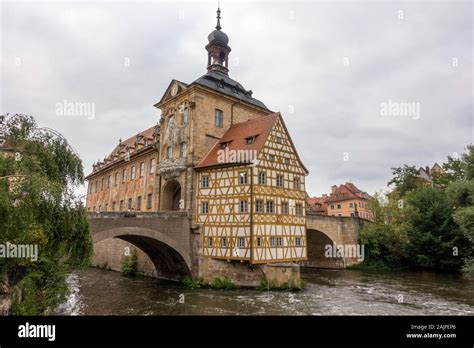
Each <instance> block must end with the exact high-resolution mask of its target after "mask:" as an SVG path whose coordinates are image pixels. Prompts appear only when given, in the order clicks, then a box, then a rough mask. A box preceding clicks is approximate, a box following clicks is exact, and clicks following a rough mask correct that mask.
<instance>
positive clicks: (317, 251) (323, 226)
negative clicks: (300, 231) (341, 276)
mask: <svg viewBox="0 0 474 348" xmlns="http://www.w3.org/2000/svg"><path fill="white" fill-rule="evenodd" d="M364 223H368V221H367V220H364V219H360V218H357V217H339V216H327V215H316V214H308V215H306V233H307V240H308V260H307V261H305V262H302V263H301V265H302V266H305V267H317V268H336V269H341V268H346V267H347V266H350V265H353V264H356V263H359V262H360V261H359V260H358V258H357V254H356V252H357V249H355V248H357V246H358V243H359V242H358V238H359V230H360V227H361V226H362V225H363V224H364ZM328 246H331V247H332V248H333V249H334V246H336V247H337V246H341V247H344V248H345V250H346V251H348V252H349V253H352V255H353V256H354V257H344V256H346V254H344V255H343V257H338V255H337V253H336V252H334V253H331V256H332V257H327V255H326V251H327V248H329V247H328ZM333 249H331V250H333ZM336 251H337V249H336Z"/></svg>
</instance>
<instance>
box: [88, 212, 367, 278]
mask: <svg viewBox="0 0 474 348" xmlns="http://www.w3.org/2000/svg"><path fill="white" fill-rule="evenodd" d="M88 220H89V225H90V231H91V235H92V240H93V242H94V260H95V264H96V265H100V264H101V262H99V261H100V260H102V262H104V263H105V262H107V263H108V265H109V267H111V268H112V269H114V270H120V266H121V260H122V259H123V257H124V246H125V245H130V244H132V245H133V246H135V247H136V248H137V249H138V250H139V252H140V253H141V255H143V254H145V255H146V257H145V255H143V259H146V262H148V263H149V265H148V266H149V267H148V268H149V270H150V275H154V276H156V277H158V278H165V279H172V280H177V279H179V278H181V277H182V276H184V275H192V276H197V275H198V274H199V275H200V274H201V273H198V272H204V271H205V270H206V269H208V268H209V271H211V268H212V267H209V266H207V264H208V263H209V262H211V263H212V260H203V257H202V256H200V255H199V254H200V253H199V243H200V235H199V234H198V233H193V229H192V228H191V216H190V215H189V214H188V213H187V212H179V211H167V212H153V213H138V212H137V213H133V214H128V213H89V214H88ZM362 223H364V220H362V219H359V218H351V217H334V216H324V215H307V217H306V226H307V235H308V238H307V240H308V260H307V261H305V262H302V263H301V265H302V266H306V267H317V268H336V269H340V268H345V267H347V266H349V265H352V264H354V263H357V262H358V261H357V258H356V257H326V255H325V251H326V250H325V248H326V246H327V245H330V246H333V245H334V244H336V246H339V245H343V246H355V245H357V243H358V235H359V229H360V226H361V224H362ZM120 240H122V241H125V242H128V243H130V244H127V243H123V242H120ZM335 256H337V255H335ZM206 259H207V258H206ZM113 260H116V261H115V264H111V263H110V262H112V263H113V262H114V261H113ZM224 264H226V263H224ZM226 267H230V266H226ZM235 267H236V266H235V265H233V266H232V267H231V268H232V269H233V270H234V271H235V272H241V271H242V272H244V271H245V270H244V269H243V268H242V269H241V270H240V271H238V269H239V268H235ZM241 267H243V266H241ZM214 271H215V270H214ZM214 271H212V272H214ZM212 272H211V273H212Z"/></svg>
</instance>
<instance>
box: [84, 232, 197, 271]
mask: <svg viewBox="0 0 474 348" xmlns="http://www.w3.org/2000/svg"><path fill="white" fill-rule="evenodd" d="M109 238H119V239H122V240H124V241H126V242H129V243H130V244H132V245H134V246H135V247H137V248H138V249H140V250H142V251H143V252H144V253H145V254H146V255H147V256H148V257H149V258H150V260H151V261H152V262H153V264H154V266H155V268H156V270H157V271H158V274H159V277H161V278H166V279H171V280H178V279H179V278H180V277H182V276H185V275H191V269H192V259H191V255H190V254H189V253H188V252H187V251H186V250H185V249H183V247H181V246H180V245H179V244H178V243H177V242H176V241H175V240H173V239H172V238H170V237H169V236H166V235H165V234H163V233H161V232H159V231H156V230H153V229H149V228H145V227H131V226H129V227H113V228H109V229H106V230H102V231H99V232H96V233H94V234H93V235H92V241H93V242H94V243H98V242H100V241H103V240H106V239H109Z"/></svg>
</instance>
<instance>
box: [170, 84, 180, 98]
mask: <svg viewBox="0 0 474 348" xmlns="http://www.w3.org/2000/svg"><path fill="white" fill-rule="evenodd" d="M177 93H178V85H174V86H173V87H171V96H172V97H174V96H175V95H176V94H177Z"/></svg>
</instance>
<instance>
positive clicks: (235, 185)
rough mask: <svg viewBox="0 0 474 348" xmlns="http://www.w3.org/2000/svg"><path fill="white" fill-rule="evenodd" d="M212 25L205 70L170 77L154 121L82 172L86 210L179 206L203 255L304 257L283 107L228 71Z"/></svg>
mask: <svg viewBox="0 0 474 348" xmlns="http://www.w3.org/2000/svg"><path fill="white" fill-rule="evenodd" d="M217 13H218V15H217V26H216V28H215V30H214V31H212V32H211V33H210V34H209V36H208V41H209V42H208V44H207V45H206V46H205V48H206V50H207V72H206V74H204V75H203V76H201V77H199V78H198V79H196V80H195V81H193V82H191V83H184V82H181V81H177V80H172V81H171V83H170V84H169V86H168V88H167V89H166V91H165V93H164V94H163V96H162V98H161V99H160V100H159V101H158V102H157V103H156V104H155V107H157V108H158V109H160V111H161V118H160V121H159V124H157V125H154V126H152V127H150V128H148V129H146V130H144V131H142V132H140V133H138V134H137V135H134V136H132V137H130V138H128V139H126V140H120V141H119V143H118V145H117V146H116V147H115V148H114V149H113V150H112V152H111V153H110V154H109V155H108V156H106V157H105V158H104V159H103V160H102V161H100V162H98V163H96V164H94V166H93V171H92V173H91V174H90V175H88V176H87V180H88V183H89V186H88V195H87V210H88V211H89V212H100V213H105V212H107V213H111V212H114V213H120V212H122V213H124V214H142V213H146V212H160V211H172V210H180V211H186V212H188V213H189V216H190V219H191V220H192V224H193V225H195V226H198V228H199V229H200V231H201V232H200V233H201V237H200V238H201V241H200V246H201V253H202V255H203V257H208V258H212V259H216V260H217V259H222V260H226V261H232V260H239V261H240V262H249V263H250V264H268V263H275V262H280V263H281V262H289V261H301V260H305V259H306V255H307V252H306V227H305V199H306V191H305V176H306V175H307V174H308V171H307V169H306V168H305V166H304V165H303V164H302V163H301V160H300V158H299V156H298V153H297V151H296V148H295V146H294V144H293V142H292V139H291V137H290V134H289V132H288V130H287V128H286V126H285V123H284V120H283V117H282V115H281V114H280V113H278V112H273V111H271V110H270V109H268V108H267V106H266V105H265V104H264V103H262V102H261V101H259V100H258V99H256V98H255V97H254V96H253V93H252V91H251V90H247V89H245V88H244V87H243V86H242V85H241V84H240V83H239V82H237V81H235V80H233V79H232V78H230V77H229V54H230V52H231V48H230V46H229V39H228V37H227V35H226V34H225V33H224V32H223V31H222V30H221V26H220V10H218V12H217Z"/></svg>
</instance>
